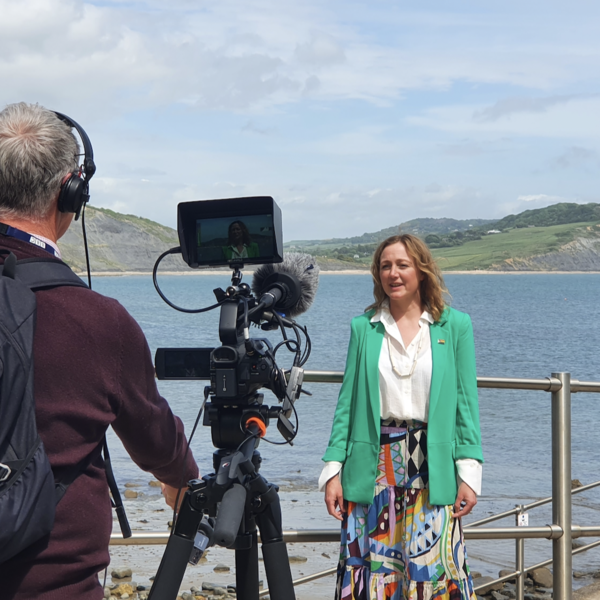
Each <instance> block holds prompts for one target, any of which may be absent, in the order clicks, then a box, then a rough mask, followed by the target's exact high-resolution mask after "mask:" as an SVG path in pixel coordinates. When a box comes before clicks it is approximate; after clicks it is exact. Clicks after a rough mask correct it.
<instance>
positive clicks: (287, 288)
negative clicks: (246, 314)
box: [252, 252, 319, 318]
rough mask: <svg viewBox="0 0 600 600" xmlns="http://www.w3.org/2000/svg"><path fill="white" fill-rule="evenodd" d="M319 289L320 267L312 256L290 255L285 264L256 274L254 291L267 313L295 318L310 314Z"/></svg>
mask: <svg viewBox="0 0 600 600" xmlns="http://www.w3.org/2000/svg"><path fill="white" fill-rule="evenodd" d="M318 287H319V266H318V265H317V263H316V262H315V259H314V258H313V257H312V256H311V255H310V254H303V253H301V252H289V253H287V254H284V256H283V262H280V263H275V264H269V265H261V266H260V267H259V268H258V269H256V271H254V277H253V279H252V291H253V292H254V295H255V296H256V297H257V298H259V305H261V306H262V307H263V308H264V309H273V310H276V311H278V312H282V313H284V314H285V316H286V317H288V318H294V317H296V316H298V315H300V314H302V313H303V312H306V311H307V310H308V309H309V308H310V306H311V304H312V303H313V301H314V299H315V295H316V293H317V288H318Z"/></svg>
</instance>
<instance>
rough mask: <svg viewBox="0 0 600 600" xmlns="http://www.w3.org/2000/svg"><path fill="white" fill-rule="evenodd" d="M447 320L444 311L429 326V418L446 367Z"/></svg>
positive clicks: (438, 393) (436, 399) (439, 390)
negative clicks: (430, 363) (437, 319)
mask: <svg viewBox="0 0 600 600" xmlns="http://www.w3.org/2000/svg"><path fill="white" fill-rule="evenodd" d="M447 322H448V320H447V317H446V314H445V312H444V313H442V316H441V317H440V320H439V321H436V322H435V323H433V324H432V325H431V326H430V328H429V334H430V336H431V362H432V363H433V367H432V372H431V390H430V392H429V420H430V421H431V415H433V414H434V411H435V407H436V406H437V403H438V401H439V399H440V393H441V388H442V379H443V378H444V370H445V368H446V360H447V356H448V347H449V346H450V340H449V339H448V336H447V331H448V330H447V328H446V324H447Z"/></svg>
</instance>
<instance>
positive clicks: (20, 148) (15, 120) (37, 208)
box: [0, 102, 79, 221]
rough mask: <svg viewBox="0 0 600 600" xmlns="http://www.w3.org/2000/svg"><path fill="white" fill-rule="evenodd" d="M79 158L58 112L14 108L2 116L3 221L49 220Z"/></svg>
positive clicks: (24, 106)
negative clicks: (7, 218)
mask: <svg viewBox="0 0 600 600" xmlns="http://www.w3.org/2000/svg"><path fill="white" fill-rule="evenodd" d="M78 155H79V144H78V143H77V140H76V139H75V136H74V135H73V134H72V133H71V128H70V127H69V126H68V125H67V124H66V123H64V122H63V121H61V120H60V119H59V118H58V117H57V116H56V115H55V114H54V113H53V112H52V111H50V110H48V109H46V108H44V107H42V106H40V105H39V104H26V103H25V102H19V103H17V104H9V105H8V106H7V107H6V108H5V109H4V110H3V111H2V112H0V218H2V217H4V218H6V217H12V218H26V219H30V220H33V221H38V220H40V219H42V218H44V217H45V216H46V215H47V214H48V212H49V211H50V209H51V207H52V203H53V202H54V200H56V198H57V196H58V193H59V191H60V186H61V183H62V181H63V179H64V178H65V176H66V175H68V174H69V173H72V172H73V171H76V170H77V164H78V160H77V158H78Z"/></svg>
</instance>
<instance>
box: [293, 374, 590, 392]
mask: <svg viewBox="0 0 600 600" xmlns="http://www.w3.org/2000/svg"><path fill="white" fill-rule="evenodd" d="M343 378H344V372H343V371H314V370H307V371H304V381H305V382H308V383H342V379H343ZM477 387H479V388H488V389H489V388H493V389H509V390H539V391H542V392H558V391H559V390H560V389H561V388H562V383H561V382H560V380H559V379H557V378H556V377H541V378H528V377H483V376H482V377H477ZM571 392H591V393H600V381H579V380H578V379H571Z"/></svg>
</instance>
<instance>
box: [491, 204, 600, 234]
mask: <svg viewBox="0 0 600 600" xmlns="http://www.w3.org/2000/svg"><path fill="white" fill-rule="evenodd" d="M595 221H600V204H595V203H593V202H590V203H589V204H575V203H573V202H561V203H559V204H553V205H552V206H546V207H545V208H537V209H534V210H526V211H524V212H522V213H519V214H518V215H508V216H507V217H504V218H503V219H500V220H499V221H496V222H495V223H493V227H494V229H510V228H513V227H529V226H531V225H533V226H535V227H550V226H551V225H565V224H567V223H585V222H588V223H589V222H595Z"/></svg>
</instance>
